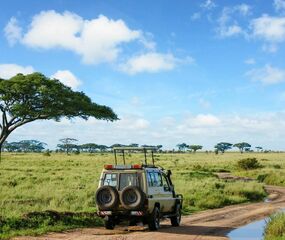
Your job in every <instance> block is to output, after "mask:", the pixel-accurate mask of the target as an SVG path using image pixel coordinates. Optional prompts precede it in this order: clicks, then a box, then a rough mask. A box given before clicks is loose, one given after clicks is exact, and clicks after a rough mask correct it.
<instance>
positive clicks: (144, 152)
mask: <svg viewBox="0 0 285 240" xmlns="http://www.w3.org/2000/svg"><path fill="white" fill-rule="evenodd" d="M143 151H144V161H145V165H147V160H146V149H145V148H144V150H143Z"/></svg>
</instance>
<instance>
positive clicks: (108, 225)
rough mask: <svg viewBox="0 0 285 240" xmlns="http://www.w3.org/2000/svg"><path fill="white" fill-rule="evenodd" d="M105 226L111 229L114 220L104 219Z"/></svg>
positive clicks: (113, 225)
mask: <svg viewBox="0 0 285 240" xmlns="http://www.w3.org/2000/svg"><path fill="white" fill-rule="evenodd" d="M105 228H106V229H109V230H113V229H114V228H115V221H114V219H113V218H110V217H109V218H108V219H107V220H105Z"/></svg>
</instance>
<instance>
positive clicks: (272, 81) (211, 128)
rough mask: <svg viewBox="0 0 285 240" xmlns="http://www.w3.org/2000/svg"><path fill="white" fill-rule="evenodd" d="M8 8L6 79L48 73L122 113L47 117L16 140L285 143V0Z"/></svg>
mask: <svg viewBox="0 0 285 240" xmlns="http://www.w3.org/2000/svg"><path fill="white" fill-rule="evenodd" d="M1 10H2V11H1V15H0V28H1V31H0V77H1V78H4V79H9V78H10V77H12V76H14V75H15V74H17V73H20V72H21V73H23V74H29V73H32V72H35V71H37V72H42V73H43V74H45V75H46V76H48V77H51V78H56V79H59V80H60V81H62V82H63V83H64V84H66V85H68V86H70V87H72V89H73V90H75V91H83V92H85V93H86V94H87V95H88V96H89V97H90V98H91V99H92V100H93V101H94V102H96V103H99V104H104V105H107V106H110V107H112V109H113V110H114V111H115V112H116V113H117V114H118V116H119V118H120V120H119V121H116V122H104V121H98V120H96V119H92V118H90V119H89V120H88V121H84V120H81V119H73V120H71V121H70V120H66V119H62V121H61V122H54V121H38V122H34V123H30V124H29V125H26V126H23V127H21V128H19V129H17V130H16V131H15V132H13V133H12V134H11V135H10V137H9V139H8V141H19V140H24V139H37V140H40V141H43V142H46V143H47V144H48V147H49V148H51V149H53V148H55V147H56V145H57V144H58V140H59V139H61V138H64V137H71V138H76V139H78V140H79V143H87V142H95V143H98V144H105V145H112V144H114V143H121V144H130V143H138V144H151V145H158V144H162V145H163V146H164V148H168V149H172V148H174V147H175V146H176V145H177V144H178V143H182V142H185V143H187V144H200V145H203V146H204V149H213V146H214V145H215V144H216V143H217V142H220V141H227V142H230V143H237V142H242V141H246V142H249V143H250V144H251V145H252V147H253V148H254V147H255V146H262V147H263V148H264V149H272V150H285V138H284V136H285V111H284V110H285V108H284V104H285V61H284V56H285V45H284V43H285V0H266V1H265V0H251V1H245V0H244V1H243V0H241V1H236V0H233V1H222V0H203V1H188V0H180V1H174V0H157V1H150V0H144V1H131V0H121V1H115V0H100V1H99V0H85V1H78V0H49V1H38V0H26V1H20V0H10V1H2V3H1Z"/></svg>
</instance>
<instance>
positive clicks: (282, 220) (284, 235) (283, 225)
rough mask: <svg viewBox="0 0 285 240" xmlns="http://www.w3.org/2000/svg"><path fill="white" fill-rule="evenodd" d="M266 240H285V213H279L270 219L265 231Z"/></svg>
mask: <svg viewBox="0 0 285 240" xmlns="http://www.w3.org/2000/svg"><path fill="white" fill-rule="evenodd" d="M264 239H265V240H284V239H285V213H278V214H275V215H273V216H271V217H270V219H269V222H268V223H267V225H266V227H265V230H264Z"/></svg>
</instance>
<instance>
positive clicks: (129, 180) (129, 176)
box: [119, 173, 139, 190]
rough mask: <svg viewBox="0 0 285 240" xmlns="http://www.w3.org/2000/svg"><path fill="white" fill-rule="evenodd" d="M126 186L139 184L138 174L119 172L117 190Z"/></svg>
mask: <svg viewBox="0 0 285 240" xmlns="http://www.w3.org/2000/svg"><path fill="white" fill-rule="evenodd" d="M128 186H139V175H138V174H136V173H121V174H120V186H119V190H123V189H124V188H125V187H128Z"/></svg>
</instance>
